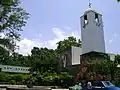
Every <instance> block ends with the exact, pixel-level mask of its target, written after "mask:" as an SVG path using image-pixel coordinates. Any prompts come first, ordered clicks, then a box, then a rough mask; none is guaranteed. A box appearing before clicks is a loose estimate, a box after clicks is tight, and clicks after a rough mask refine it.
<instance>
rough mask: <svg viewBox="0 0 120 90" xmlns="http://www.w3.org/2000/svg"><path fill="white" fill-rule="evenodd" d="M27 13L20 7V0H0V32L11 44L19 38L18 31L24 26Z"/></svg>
mask: <svg viewBox="0 0 120 90" xmlns="http://www.w3.org/2000/svg"><path fill="white" fill-rule="evenodd" d="M28 15H29V14H28V13H27V12H26V11H25V10H24V9H23V8H21V6H20V0H0V33H4V34H5V36H6V38H7V39H9V43H12V44H13V46H14V45H15V40H20V34H19V31H22V27H23V26H25V24H26V20H27V19H28Z"/></svg>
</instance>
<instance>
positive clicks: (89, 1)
mask: <svg viewBox="0 0 120 90" xmlns="http://www.w3.org/2000/svg"><path fill="white" fill-rule="evenodd" d="M91 5H92V3H91V1H90V0H89V8H91Z"/></svg>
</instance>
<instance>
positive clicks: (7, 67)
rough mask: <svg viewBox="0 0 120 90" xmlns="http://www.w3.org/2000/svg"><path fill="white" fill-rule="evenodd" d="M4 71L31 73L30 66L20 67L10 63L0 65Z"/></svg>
mask: <svg viewBox="0 0 120 90" xmlns="http://www.w3.org/2000/svg"><path fill="white" fill-rule="evenodd" d="M0 68H1V71H2V72H13V73H29V72H30V71H29V69H30V67H19V66H10V65H0Z"/></svg>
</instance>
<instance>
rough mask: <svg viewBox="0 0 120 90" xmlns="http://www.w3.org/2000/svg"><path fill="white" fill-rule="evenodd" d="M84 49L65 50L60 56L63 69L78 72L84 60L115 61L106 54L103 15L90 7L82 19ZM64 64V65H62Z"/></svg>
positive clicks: (110, 55) (113, 56)
mask: <svg viewBox="0 0 120 90" xmlns="http://www.w3.org/2000/svg"><path fill="white" fill-rule="evenodd" d="M80 23H81V40H82V47H74V46H72V47H71V48H69V49H67V50H65V51H64V52H63V53H61V55H60V66H61V67H62V69H63V68H64V69H67V70H71V71H74V72H78V71H79V68H80V64H81V61H82V60H84V59H85V60H89V59H90V60H92V59H93V60H96V59H101V60H102V59H104V60H105V59H108V58H109V59H111V58H110V57H112V60H114V59H115V55H113V54H108V53H106V50H105V40H104V29H103V20H102V14H100V13H99V12H97V11H95V10H94V9H92V8H91V7H89V8H88V9H87V10H85V12H84V13H83V15H82V16H81V17H80ZM61 62H62V63H61Z"/></svg>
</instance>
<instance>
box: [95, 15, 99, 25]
mask: <svg viewBox="0 0 120 90" xmlns="http://www.w3.org/2000/svg"><path fill="white" fill-rule="evenodd" d="M95 21H96V22H97V23H99V18H98V14H96V13H95Z"/></svg>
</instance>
